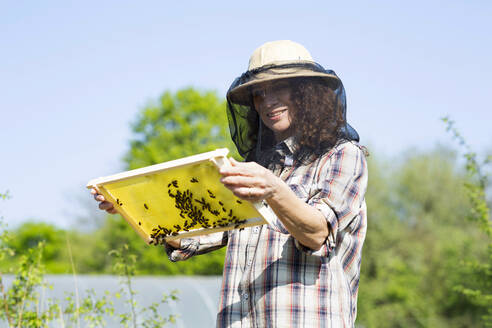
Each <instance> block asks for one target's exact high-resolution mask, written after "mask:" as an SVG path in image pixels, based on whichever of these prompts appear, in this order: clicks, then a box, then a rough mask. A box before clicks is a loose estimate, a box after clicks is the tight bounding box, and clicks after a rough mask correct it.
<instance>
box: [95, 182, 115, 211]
mask: <svg viewBox="0 0 492 328" xmlns="http://www.w3.org/2000/svg"><path fill="white" fill-rule="evenodd" d="M91 194H92V195H94V199H95V200H97V201H98V202H99V209H101V210H103V211H106V212H108V213H110V214H116V213H118V211H117V210H116V209H115V208H114V206H113V204H112V203H110V202H108V201H106V199H104V196H103V195H101V194H99V193H98V192H97V190H96V189H94V188H92V189H91Z"/></svg>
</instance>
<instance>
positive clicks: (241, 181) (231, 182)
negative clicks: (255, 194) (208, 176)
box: [220, 175, 262, 188]
mask: <svg viewBox="0 0 492 328" xmlns="http://www.w3.org/2000/svg"><path fill="white" fill-rule="evenodd" d="M220 182H222V183H223V184H224V185H225V186H226V187H246V188H250V187H257V186H261V185H262V184H261V182H260V181H258V179H257V178H254V177H250V176H242V175H232V176H226V177H223V178H222V179H220Z"/></svg>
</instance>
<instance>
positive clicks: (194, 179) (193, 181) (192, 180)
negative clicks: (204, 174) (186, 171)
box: [190, 177, 198, 183]
mask: <svg viewBox="0 0 492 328" xmlns="http://www.w3.org/2000/svg"><path fill="white" fill-rule="evenodd" d="M190 182H191V183H197V182H198V179H197V178H195V177H193V178H192V179H191V180H190Z"/></svg>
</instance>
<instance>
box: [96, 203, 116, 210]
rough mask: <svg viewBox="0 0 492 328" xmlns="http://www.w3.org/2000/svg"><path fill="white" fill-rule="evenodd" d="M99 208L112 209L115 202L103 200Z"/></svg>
mask: <svg viewBox="0 0 492 328" xmlns="http://www.w3.org/2000/svg"><path fill="white" fill-rule="evenodd" d="M99 208H100V209H101V210H105V211H107V210H110V209H111V208H113V204H111V203H110V202H102V203H100V204H99Z"/></svg>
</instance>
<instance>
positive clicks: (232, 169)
mask: <svg viewBox="0 0 492 328" xmlns="http://www.w3.org/2000/svg"><path fill="white" fill-rule="evenodd" d="M219 173H220V174H221V175H222V176H230V175H244V176H255V175H257V174H258V170H257V168H256V167H254V166H251V165H249V163H248V164H247V163H239V162H238V165H236V166H229V167H223V168H221V169H220V171H219Z"/></svg>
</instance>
